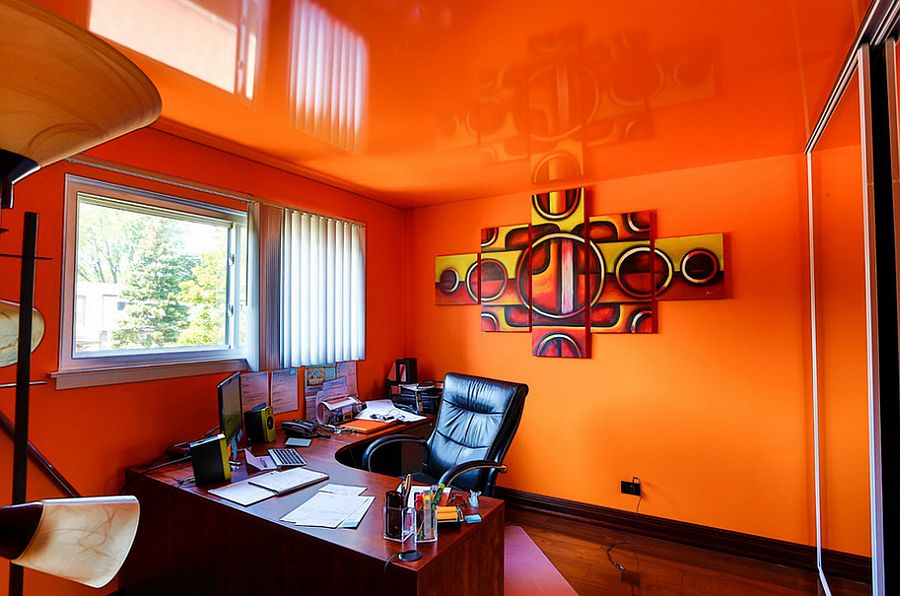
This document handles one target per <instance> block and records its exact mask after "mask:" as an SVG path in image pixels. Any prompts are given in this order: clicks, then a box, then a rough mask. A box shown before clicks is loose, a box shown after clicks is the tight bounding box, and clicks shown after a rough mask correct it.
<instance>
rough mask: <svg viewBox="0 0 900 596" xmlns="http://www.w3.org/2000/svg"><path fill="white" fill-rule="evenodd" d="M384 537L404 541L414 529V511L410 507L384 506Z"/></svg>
mask: <svg viewBox="0 0 900 596" xmlns="http://www.w3.org/2000/svg"><path fill="white" fill-rule="evenodd" d="M382 511H383V512H384V534H383V536H384V538H385V539H386V540H395V541H397V542H405V541H406V539H407V538H409V537H410V536H412V535H413V532H415V530H416V512H415V511H413V508H412V507H403V508H401V509H395V508H393V507H384V508H383V509H382Z"/></svg>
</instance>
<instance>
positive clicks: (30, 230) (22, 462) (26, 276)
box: [9, 211, 38, 596]
mask: <svg viewBox="0 0 900 596" xmlns="http://www.w3.org/2000/svg"><path fill="white" fill-rule="evenodd" d="M37 230H38V215H37V213H32V212H30V211H28V212H26V213H25V223H24V226H23V230H22V254H21V260H22V268H21V274H20V276H19V340H18V341H19V344H18V346H17V347H18V360H17V363H16V431H15V442H14V448H13V492H12V504H13V505H18V504H20V503H24V502H25V488H26V484H27V480H28V409H29V403H28V402H29V397H30V396H29V388H30V384H31V383H30V379H31V328H32V317H33V312H34V311H33V309H34V262H35V251H36V247H37ZM22 572H23V569H22V568H21V567H19V566H18V565H13V564H12V563H10V566H9V594H10V596H22V592H23V573H22Z"/></svg>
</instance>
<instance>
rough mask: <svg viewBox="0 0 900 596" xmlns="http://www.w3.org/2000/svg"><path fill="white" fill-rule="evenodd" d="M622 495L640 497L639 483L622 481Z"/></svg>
mask: <svg viewBox="0 0 900 596" xmlns="http://www.w3.org/2000/svg"><path fill="white" fill-rule="evenodd" d="M622 494H626V495H634V496H636V497H639V496H641V483H640V482H629V481H628V480H623V481H622Z"/></svg>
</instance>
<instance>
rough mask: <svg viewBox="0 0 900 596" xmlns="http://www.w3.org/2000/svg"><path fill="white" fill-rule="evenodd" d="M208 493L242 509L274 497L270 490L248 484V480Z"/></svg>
mask: <svg viewBox="0 0 900 596" xmlns="http://www.w3.org/2000/svg"><path fill="white" fill-rule="evenodd" d="M209 492H210V493H211V494H214V495H216V496H217V497H221V498H223V499H227V500H229V501H232V502H233V503H237V504H238V505H243V506H244V507H246V506H247V505H252V504H254V503H259V502H260V501H264V500H265V499H268V498H269V497H274V496H275V493H273V492H272V491H270V490H266V489H264V488H262V487H260V486H255V485H253V484H250V481H249V480H242V481H240V482H235V483H233V484H229V485H228V486H223V487H221V488H213V489H210V491H209Z"/></svg>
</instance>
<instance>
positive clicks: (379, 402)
mask: <svg viewBox="0 0 900 596" xmlns="http://www.w3.org/2000/svg"><path fill="white" fill-rule="evenodd" d="M365 404H366V409H365V410H363V411H362V412H360V413H359V415H358V416H357V417H356V419H357V420H384V418H383V416H393V417H394V420H399V421H400V422H415V421H417V420H425V416H419V415H418V414H412V413H410V412H406V411H404V410H401V409H400V408H398V407H397V406H395V405H394V402H392V401H391V400H389V399H373V400H371V401H367V402H365ZM374 416H377V418H375V417H374Z"/></svg>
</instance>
